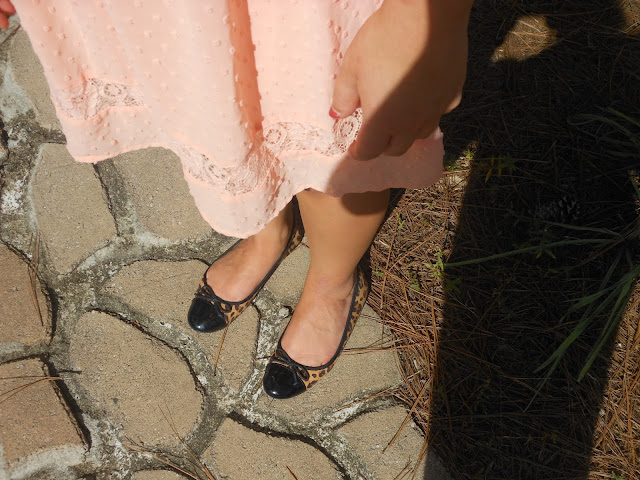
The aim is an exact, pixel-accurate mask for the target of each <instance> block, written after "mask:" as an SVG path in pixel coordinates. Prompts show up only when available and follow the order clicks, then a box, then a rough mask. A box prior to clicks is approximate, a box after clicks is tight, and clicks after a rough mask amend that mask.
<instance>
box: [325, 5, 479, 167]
mask: <svg viewBox="0 0 640 480" xmlns="http://www.w3.org/2000/svg"><path fill="white" fill-rule="evenodd" d="M472 3H473V1H472V0H444V1H442V0H386V1H385V2H384V4H383V5H382V7H380V9H379V10H378V11H376V12H375V13H374V14H373V15H371V17H369V18H368V19H367V21H366V22H365V23H364V25H363V26H362V28H361V29H360V30H359V31H358V34H357V35H356V37H355V38H354V39H353V42H352V43H351V45H350V46H349V48H348V49H347V51H346V52H345V56H344V60H343V63H342V67H341V69H340V72H339V74H338V77H337V79H336V82H335V87H334V94H333V105H332V111H331V112H330V115H331V116H332V117H333V118H343V117H347V116H349V115H351V114H352V113H353V112H354V110H355V109H356V108H357V107H358V106H360V107H362V117H363V122H362V127H361V129H360V132H359V133H358V138H357V140H356V142H354V143H353V144H352V145H351V147H350V148H349V153H350V154H351V155H352V156H353V157H355V158H358V159H362V160H368V159H372V158H375V157H377V156H379V155H381V154H386V155H395V156H398V155H402V154H403V153H405V152H406V151H407V150H408V149H409V147H411V145H412V144H413V142H414V140H416V139H418V138H427V137H428V136H430V135H431V134H432V133H433V132H434V131H435V130H436V128H437V127H438V123H439V121H440V117H441V116H442V115H443V114H444V113H446V112H448V111H450V110H453V109H454V108H455V107H456V106H457V105H458V104H459V103H460V98H461V95H462V87H463V84H464V80H465V76H466V66H467V24H468V19H469V12H470V10H471V5H472Z"/></svg>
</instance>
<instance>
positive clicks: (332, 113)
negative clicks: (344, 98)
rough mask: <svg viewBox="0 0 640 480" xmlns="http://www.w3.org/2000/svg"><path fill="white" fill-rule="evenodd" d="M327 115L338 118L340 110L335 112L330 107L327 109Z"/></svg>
mask: <svg viewBox="0 0 640 480" xmlns="http://www.w3.org/2000/svg"><path fill="white" fill-rule="evenodd" d="M329 116H330V117H331V118H335V119H336V120H337V119H338V118H340V112H336V111H335V110H334V109H333V107H331V108H330V109H329Z"/></svg>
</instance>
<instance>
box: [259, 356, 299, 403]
mask: <svg viewBox="0 0 640 480" xmlns="http://www.w3.org/2000/svg"><path fill="white" fill-rule="evenodd" d="M262 384H263V386H264V391H265V392H266V394H267V395H269V396H270V397H273V398H280V399H283V398H291V397H295V396H296V395H299V394H300V393H302V392H304V391H305V390H306V389H307V387H305V385H304V383H303V382H302V380H300V379H299V378H298V376H297V375H296V374H295V373H294V372H293V371H292V370H291V369H289V368H287V367H285V366H283V365H279V364H277V363H270V364H268V365H267V369H266V370H265V372H264V379H263V381H262Z"/></svg>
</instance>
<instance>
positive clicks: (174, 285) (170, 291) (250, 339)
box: [106, 261, 258, 390]
mask: <svg viewBox="0 0 640 480" xmlns="http://www.w3.org/2000/svg"><path fill="white" fill-rule="evenodd" d="M206 268H207V267H206V265H205V264H203V263H202V262H197V261H187V262H155V261H146V262H136V263H134V264H132V265H129V266H128V267H125V268H124V269H122V270H121V271H120V272H118V274H116V275H114V277H113V278H112V283H111V284H110V285H109V286H108V287H107V289H106V292H107V293H109V294H111V295H117V296H119V297H120V298H122V300H123V301H125V302H126V303H128V304H129V305H131V306H132V307H133V308H135V309H136V310H138V311H140V312H142V313H144V314H146V315H148V316H150V317H152V318H155V319H157V320H162V321H165V322H169V323H171V324H172V325H173V326H174V327H176V328H178V329H179V330H181V331H182V332H184V333H186V334H188V335H189V336H191V338H193V339H194V340H195V341H197V342H198V343H200V345H201V346H202V348H203V350H204V352H205V353H206V354H207V357H208V358H209V362H210V363H211V364H212V365H213V364H214V362H215V358H216V354H217V351H218V346H219V344H220V340H221V339H222V335H223V332H214V333H199V332H196V331H194V330H193V329H192V328H191V327H189V324H188V323H187V312H188V310H189V306H190V305H191V300H192V298H193V293H194V291H195V289H196V288H197V286H198V282H199V281H200V278H201V277H202V274H203V273H204V271H205V270H206ZM257 335H258V313H257V311H256V310H255V308H253V307H251V308H248V309H247V310H246V311H245V312H244V313H243V314H242V315H241V316H240V317H238V318H237V319H236V320H235V321H234V322H233V323H232V324H231V326H230V327H229V329H228V330H227V335H226V337H225V339H224V345H223V347H222V351H221V353H220V358H219V359H218V366H217V367H218V370H219V371H220V372H221V373H222V375H223V378H224V379H225V382H226V383H227V384H228V385H229V386H230V387H231V388H233V389H235V390H239V389H240V388H241V387H242V384H243V382H244V381H245V380H246V379H247V378H248V376H249V375H250V373H251V367H252V365H253V360H254V358H255V351H256V342H257Z"/></svg>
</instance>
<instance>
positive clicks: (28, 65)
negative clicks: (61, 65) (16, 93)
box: [7, 30, 62, 130]
mask: <svg viewBox="0 0 640 480" xmlns="http://www.w3.org/2000/svg"><path fill="white" fill-rule="evenodd" d="M7 70H8V72H9V73H10V74H11V75H12V77H13V80H14V81H15V83H16V84H17V85H18V86H19V87H20V88H21V89H22V90H23V92H24V93H25V94H26V98H28V99H29V100H30V101H31V103H32V104H33V109H34V110H35V113H36V119H37V120H38V123H39V124H40V125H42V126H43V127H45V128H50V129H55V130H61V129H62V127H61V126H60V122H59V121H58V117H57V116H56V111H55V108H54V106H53V103H51V97H50V94H49V85H48V84H47V80H46V78H45V76H44V70H43V69H42V65H40V60H38V57H37V56H36V54H35V53H34V52H33V49H32V48H31V43H30V42H29V37H28V36H27V34H26V33H25V32H24V30H20V31H18V33H16V35H15V37H14V38H13V41H12V43H11V47H10V49H9V56H8V65H7Z"/></svg>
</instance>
